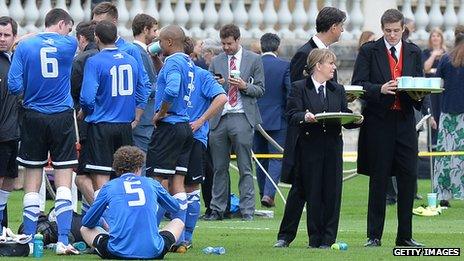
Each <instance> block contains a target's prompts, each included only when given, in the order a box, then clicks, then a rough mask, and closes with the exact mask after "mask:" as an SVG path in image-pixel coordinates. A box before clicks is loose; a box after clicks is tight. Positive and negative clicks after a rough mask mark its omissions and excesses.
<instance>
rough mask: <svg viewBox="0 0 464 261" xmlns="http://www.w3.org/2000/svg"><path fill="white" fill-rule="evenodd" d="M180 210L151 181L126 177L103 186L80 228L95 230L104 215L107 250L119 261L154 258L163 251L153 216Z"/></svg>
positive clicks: (130, 176) (161, 240) (131, 175)
mask: <svg viewBox="0 0 464 261" xmlns="http://www.w3.org/2000/svg"><path fill="white" fill-rule="evenodd" d="M159 207H162V208H164V209H166V211H168V212H175V211H178V210H179V203H178V202H177V200H176V199H174V198H173V197H172V196H171V195H169V193H168V192H167V191H166V190H165V189H164V188H163V187H162V186H161V184H160V183H159V182H158V181H156V180H154V179H151V178H147V177H140V176H136V175H134V174H132V173H127V174H124V175H122V176H121V177H119V178H116V179H113V180H111V181H109V182H108V183H106V184H105V185H103V187H102V188H101V190H100V193H98V196H97V198H96V199H95V201H94V203H93V205H92V206H91V207H90V209H89V211H88V212H87V213H86V215H85V216H84V218H83V219H82V226H85V227H88V228H94V227H96V226H97V224H98V221H99V220H100V217H101V216H102V214H103V212H105V210H106V212H105V217H106V221H107V222H108V225H109V236H110V238H109V241H108V250H109V251H110V252H111V253H112V254H114V255H116V256H119V257H123V258H124V257H125V258H155V257H157V256H159V255H160V254H161V252H162V251H163V247H164V241H163V238H162V237H161V236H160V235H159V232H158V222H157V219H156V212H157V211H158V208H159Z"/></svg>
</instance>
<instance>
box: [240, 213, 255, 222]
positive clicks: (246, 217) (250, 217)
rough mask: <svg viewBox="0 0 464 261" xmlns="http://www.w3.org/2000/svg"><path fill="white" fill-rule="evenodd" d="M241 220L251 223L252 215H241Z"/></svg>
mask: <svg viewBox="0 0 464 261" xmlns="http://www.w3.org/2000/svg"><path fill="white" fill-rule="evenodd" d="M242 220H243V221H252V220H253V215H252V214H243V215H242Z"/></svg>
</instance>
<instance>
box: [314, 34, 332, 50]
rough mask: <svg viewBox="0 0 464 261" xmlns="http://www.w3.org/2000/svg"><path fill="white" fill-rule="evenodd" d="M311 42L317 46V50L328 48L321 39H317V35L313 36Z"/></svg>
mask: <svg viewBox="0 0 464 261" xmlns="http://www.w3.org/2000/svg"><path fill="white" fill-rule="evenodd" d="M313 41H314V43H315V44H316V45H317V48H319V49H327V48H329V47H328V46H325V44H324V43H323V42H322V41H321V39H319V37H317V35H314V36H313Z"/></svg>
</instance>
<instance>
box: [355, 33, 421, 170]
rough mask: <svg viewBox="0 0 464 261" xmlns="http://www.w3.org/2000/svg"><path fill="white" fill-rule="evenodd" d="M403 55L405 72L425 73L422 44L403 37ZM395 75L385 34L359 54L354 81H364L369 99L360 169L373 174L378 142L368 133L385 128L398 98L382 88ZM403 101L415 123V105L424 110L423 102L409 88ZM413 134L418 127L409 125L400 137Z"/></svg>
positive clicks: (408, 118)
mask: <svg viewBox="0 0 464 261" xmlns="http://www.w3.org/2000/svg"><path fill="white" fill-rule="evenodd" d="M402 56H403V68H402V69H403V72H402V75H403V76H413V77H422V76H423V70H422V58H421V50H420V49H419V47H417V46H416V45H415V44H413V43H410V42H406V41H403V53H402ZM391 79H392V76H391V73H390V66H389V62H388V57H387V50H386V46H385V42H384V39H383V37H382V38H380V39H379V40H377V41H375V42H369V43H366V44H364V45H363V46H362V47H361V48H360V50H359V54H358V57H357V58H356V62H355V66H354V71H353V79H352V84H355V85H361V86H363V89H364V90H365V91H366V93H365V94H364V95H363V96H362V99H363V100H364V101H365V107H364V108H363V115H364V122H363V125H362V126H361V130H360V133H359V140H358V172H359V173H362V174H366V175H370V174H371V173H370V171H369V168H368V164H369V162H370V161H373V160H375V159H374V158H370V156H375V155H372V154H373V153H372V148H373V147H375V146H376V144H369V143H370V142H368V135H379V134H377V133H375V130H378V129H379V128H382V124H384V123H385V122H384V118H385V115H386V114H387V112H390V111H391V110H390V108H391V106H392V104H393V102H394V99H395V97H394V95H385V94H382V93H381V92H380V89H381V87H382V85H383V84H384V83H386V82H388V81H389V80H391ZM400 101H401V109H402V110H401V113H402V115H403V117H405V119H406V121H407V122H412V124H411V125H414V110H413V107H415V108H416V109H417V110H420V108H421V106H422V102H420V101H415V100H413V99H412V98H411V97H409V95H408V94H407V93H406V92H401V93H400ZM408 125H409V124H408ZM367 130H369V131H367ZM369 132H371V133H369ZM372 132H374V133H372ZM411 137H416V133H415V128H409V127H408V129H407V130H406V131H405V132H404V133H403V136H402V137H398V138H404V139H409V138H411ZM385 142H395V141H385ZM405 143H406V144H411V142H410V141H409V142H408V141H405ZM416 144H417V143H416ZM411 146H413V145H411ZM416 150H417V148H416ZM385 153H389V152H385ZM411 167H412V166H411Z"/></svg>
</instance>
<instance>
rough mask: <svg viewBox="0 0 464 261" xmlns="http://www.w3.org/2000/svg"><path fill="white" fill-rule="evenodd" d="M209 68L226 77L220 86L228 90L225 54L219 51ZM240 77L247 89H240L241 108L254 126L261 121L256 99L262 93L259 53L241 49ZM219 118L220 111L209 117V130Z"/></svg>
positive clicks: (227, 62)
mask: <svg viewBox="0 0 464 261" xmlns="http://www.w3.org/2000/svg"><path fill="white" fill-rule="evenodd" d="M242 48H243V47H242ZM209 70H210V71H211V72H212V73H213V74H217V73H218V74H221V75H222V76H223V77H225V78H226V82H225V83H224V84H223V85H222V87H223V88H224V90H225V91H226V93H227V91H228V90H229V84H228V83H227V77H228V76H229V60H228V57H227V54H225V53H221V54H219V55H218V56H216V57H214V59H213V61H212V62H211V65H210V66H209ZM240 78H242V79H243V80H244V81H245V82H246V83H247V89H246V90H242V91H240V95H241V99H242V103H243V110H244V111H245V116H246V118H247V120H248V123H249V124H250V125H251V127H253V128H254V127H255V126H256V124H260V123H261V122H262V119H261V115H260V113H259V108H258V104H257V103H256V99H257V98H260V97H261V96H263V94H264V70H263V62H262V61H261V58H260V57H259V55H257V54H255V53H253V52H251V51H248V50H246V49H243V50H242V60H241V62H240ZM220 119H221V112H219V113H217V114H216V115H214V116H213V117H212V118H211V119H210V121H209V124H210V129H211V130H214V129H215V128H216V127H217V126H218V124H219V121H220Z"/></svg>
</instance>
